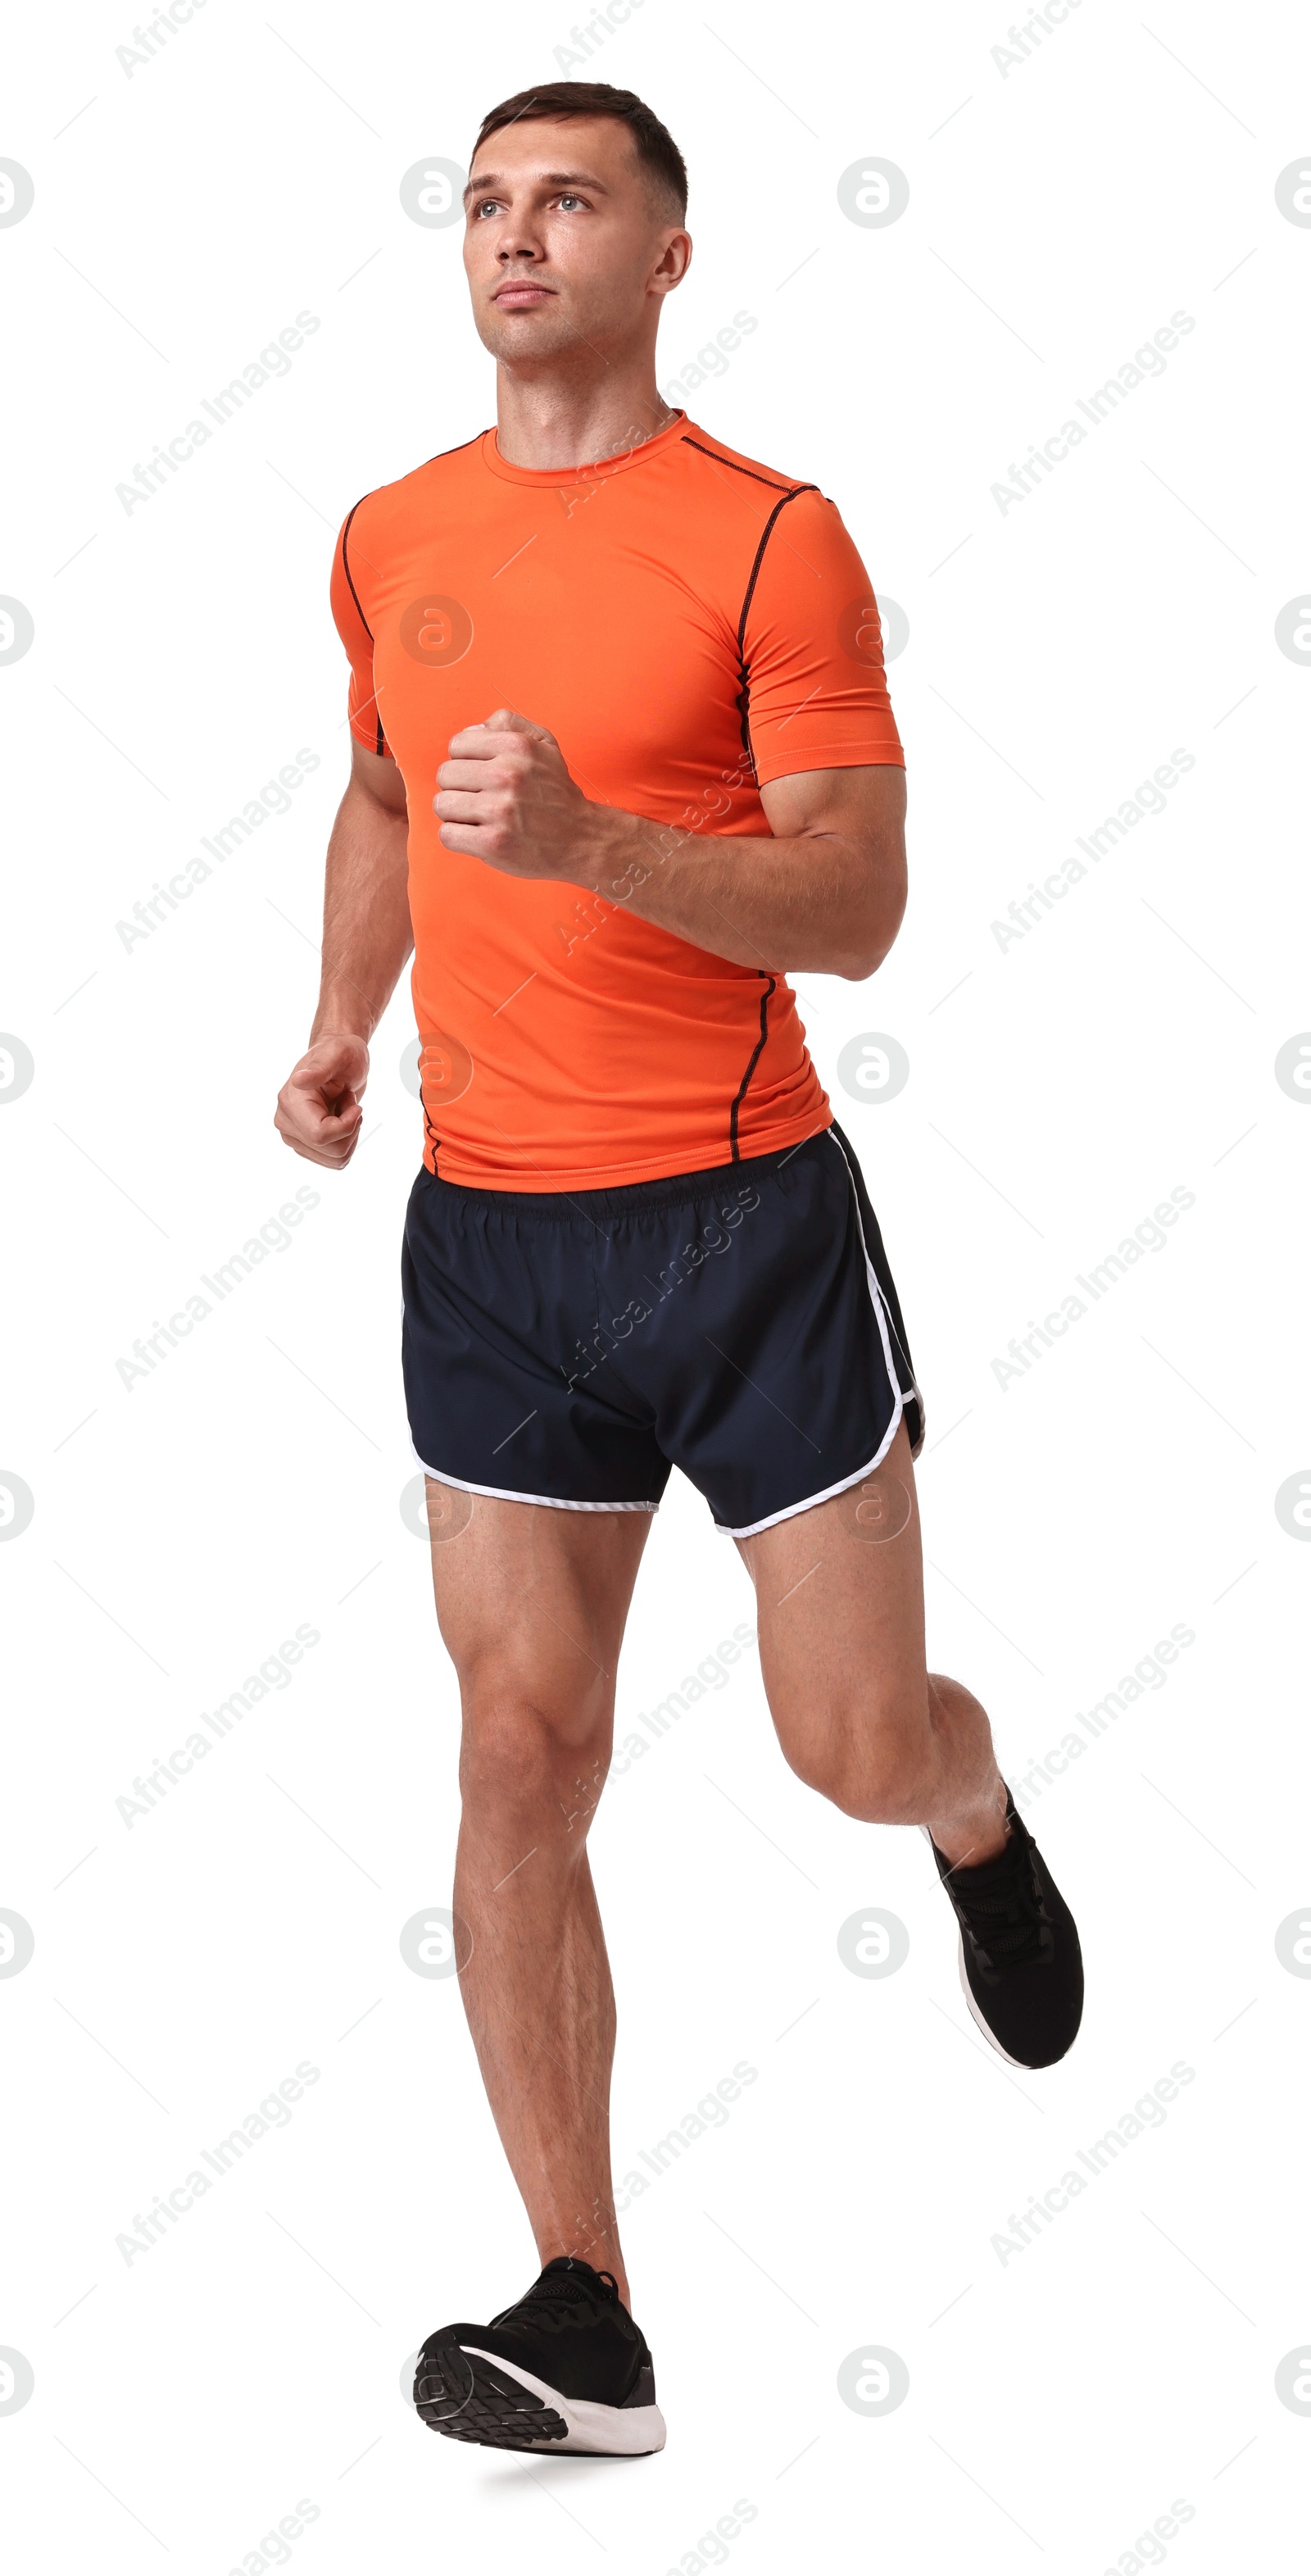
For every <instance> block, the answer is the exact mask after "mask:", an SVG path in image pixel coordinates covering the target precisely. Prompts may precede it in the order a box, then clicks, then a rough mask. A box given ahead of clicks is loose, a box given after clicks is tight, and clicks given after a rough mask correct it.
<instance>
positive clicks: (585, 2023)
mask: <svg viewBox="0 0 1311 2576" xmlns="http://www.w3.org/2000/svg"><path fill="white" fill-rule="evenodd" d="M427 1496H428V1517H429V1526H430V1528H431V1530H432V1537H433V1547H432V1564H433V1589H434V1592H435V1595H436V1601H437V1616H438V1621H439V1624H440V1627H441V1632H442V1636H443V1638H444V1640H445V1643H446V1645H447V1647H448V1649H449V1651H450V1654H451V1657H452V1660H453V1661H454V1664H455V1667H456V1670H457V1672H458V1674H459V1680H460V1697H461V1704H462V1709H463V1717H464V1729H463V1738H462V1744H461V1752H460V1788H461V1794H462V1798H463V1816H462V1821H461V1826H460V1839H459V1845H458V1850H457V1855H456V1868H455V1900H454V1904H455V1913H456V1916H457V1921H458V1924H459V1925H460V1926H461V1927H462V1929H461V1931H460V1934H459V1938H460V1943H461V1948H460V1955H461V1957H462V1958H463V1956H464V1954H465V1951H466V1950H467V1949H468V1948H469V1943H470V1941H471V1942H472V1949H471V1953H470V1955H469V1959H468V1964H467V1966H465V1967H464V1968H463V1970H462V1974H461V1985H462V1989H463V1993H464V2005H465V2011H466V2013H467V2014H468V2018H469V2027H470V2030H471V2032H472V2034H473V2041H474V2046H475V2048H476V2049H477V2052H478V2062H479V2065H480V2067H481V2069H482V2076H483V2082H484V2084H485V2085H486V2088H487V2097H488V2100H489V2102H490V2104H491V2108H492V2114H493V2117H494V2119H495V2121H496V2125H497V2129H498V2130H499V2132H500V2137H501V2143H502V2145H503V2146H504V2148H505V2152H506V2156H507V2158H508V2159H509V2163H510V2167H511V2171H512V2172H513V2174H514V2178H515V2181H516V2182H517V2184H518V2186H519V2190H520V2193H521V2194H522V2197H523V2201H524V2205H525V2208H526V2209H527V2212H528V2217H529V2221H530V2224H531V2226H532V2230H533V2234H534V2236H535V2238H536V2241H537V2249H538V2253H539V2255H540V2257H541V2260H542V2262H543V2263H547V2262H550V2261H551V2259H552V2258H553V2256H555V2255H557V2254H578V2255H581V2256H582V2258H583V2259H584V2261H586V2262H588V2263H591V2264H593V2265H594V2266H595V2268H596V2269H597V2270H598V2271H600V2270H607V2271H610V2272H613V2274H614V2276H615V2278H616V2280H617V2282H618V2284H619V2292H620V2296H621V2298H623V2299H624V2301H625V2302H627V2298H628V2283H627V2277H626V2274H625V2271H624V2263H623V2255H622V2253H621V2251H620V2246H619V2235H618V2226H617V2222H616V2218H615V2209H614V2193H613V2185H612V2180H611V2172H610V2067H611V2060H612V2058H613V2055H614V2039H615V2006H614V1991H613V1988H612V1985H611V1982H610V1968H609V1962H608V1960H607V1958H606V1950H605V1940H604V1936H603V1934H602V1930H601V1919H600V1915H599V1914H598V1912H597V1905H596V1895H595V1891H594V1889H593V1885H592V1874H591V1870H590V1868H589V1866H588V1860H587V1830H588V1826H589V1824H590V1822H591V1818H592V1815H593V1813H594V1811H595V1808H596V1804H597V1801H598V1799H599V1797H600V1794H601V1790H602V1788H603V1786H604V1783H605V1777H606V1772H607V1770H608V1767H609V1762H610V1747H611V1736H612V1730H613V1724H614V1673H615V1666H616V1663H617V1660H618V1655H619V1647H620V1642H621V1640H622V1637H623V1630H624V1621H625V1619H626V1617H627V1615H628V1605H629V1601H630V1599H631V1598H632V1590H633V1584H634V1581H635V1579H636V1575H637V1567H638V1562H639V1559H640V1557H641V1553H642V1549H643V1547H644V1546H645V1543H646V1538H647V1533H648V1530H649V1527H650V1515H649V1514H648V1513H646V1512H568V1511H558V1510H551V1509H549V1508H547V1507H545V1506H542V1505H539V1504H532V1503H504V1502H494V1501H491V1500H488V1499H484V1498H483V1497H482V1496H479V1495H472V1496H471V1495H468V1494H462V1493H459V1492H457V1491H456V1490H455V1489H454V1488H452V1487H450V1486H445V1485H441V1484H438V1483H437V1482H436V1480H435V1479H432V1478H430V1479H429V1480H428V1485H427Z"/></svg>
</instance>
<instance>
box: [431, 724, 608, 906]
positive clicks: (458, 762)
mask: <svg viewBox="0 0 1311 2576" xmlns="http://www.w3.org/2000/svg"><path fill="white" fill-rule="evenodd" d="M437 786H438V790H439V793H438V794H437V795H436V796H434V798H433V800H432V808H433V812H434V814H436V815H437V816H439V818H440V821H441V827H442V829H441V839H442V846H443V848H445V849H448V850H464V851H466V852H467V853H468V855H469V857H470V858H475V859H484V860H485V861H486V863H487V865H488V867H490V868H499V869H501V871H502V873H503V874H504V875H506V876H511V877H551V878H554V879H557V880H559V881H561V882H563V883H565V884H573V885H587V884H589V883H590V878H589V876H588V874H587V870H588V868H589V866H590V864H591V861H592V859H593V857H594V855H595V850H594V844H595V842H596V840H597V831H598V826H602V827H603V819H604V820H608V819H609V810H608V808H607V807H605V806H603V805H593V804H592V803H590V802H589V800H588V798H587V797H586V796H584V794H583V792H582V789H581V788H580V787H575V785H574V782H573V780H572V778H571V777H570V775H569V772H568V770H567V768H566V767H565V761H564V754H563V752H562V751H561V749H560V746H559V743H558V742H557V741H556V739H555V736H554V734H552V733H548V732H547V730H546V727H545V725H535V724H530V723H529V720H528V718H527V716H519V715H515V714H514V712H513V711H512V709H511V708H509V707H498V708H497V709H496V712H495V714H494V715H490V716H489V717H488V719H487V722H486V724H480V725H467V726H466V727H465V729H464V731H463V732H462V733H457V734H452V736H451V757H450V759H449V760H444V761H443V762H442V765H441V768H440V769H439V770H438V772H437Z"/></svg>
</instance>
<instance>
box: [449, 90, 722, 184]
mask: <svg viewBox="0 0 1311 2576" xmlns="http://www.w3.org/2000/svg"><path fill="white" fill-rule="evenodd" d="M569 116H612V117H614V118H615V120H616V121H617V123H619V124H621V125H626V126H627V128H628V131H629V133H630V134H631V135H632V138H633V148H634V150H635V152H636V154H637V157H638V160H639V161H641V162H642V163H644V165H645V167H646V168H647V170H648V171H649V172H650V174H651V176H652V178H653V179H654V180H656V181H657V183H658V185H659V187H660V189H661V191H662V192H663V193H664V194H665V195H667V196H669V197H671V198H672V199H673V202H674V204H675V205H676V206H677V208H678V211H679V214H680V215H685V214H686V213H687V164H686V162H685V161H684V159H683V155H682V153H681V152H680V151H679V148H678V145H677V144H676V143H675V141H674V138H673V136H672V134H671V133H670V132H669V130H668V127H667V126H664V125H662V124H661V122H660V119H659V117H658V116H657V115H656V114H655V112H654V110H653V109H652V108H649V107H648V106H647V104H646V102H645V100H644V99H640V98H639V97H638V96H637V94H636V92H635V91H634V90H631V89H612V88H611V87H610V84H609V82H608V81H543V82H542V84H541V86H540V87H539V88H537V89H521V90H517V91H516V92H515V95H514V97H513V98H503V99H502V101H501V104H500V106H499V107H493V108H489V109H488V112H487V114H486V116H485V117H484V118H483V121H482V124H481V125H480V126H479V128H478V138H477V141H476V142H475V144H474V147H473V149H474V157H475V159H476V158H477V155H478V153H479V152H480V151H481V149H482V146H483V145H484V143H485V142H486V141H487V137H488V135H489V134H497V133H499V132H500V130H501V127H502V126H504V125H521V124H523V123H524V122H525V121H526V120H529V119H540V118H543V117H557V118H564V117H569Z"/></svg>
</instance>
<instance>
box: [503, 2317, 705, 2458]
mask: <svg viewBox="0 0 1311 2576" xmlns="http://www.w3.org/2000/svg"><path fill="white" fill-rule="evenodd" d="M460 2350H461V2351H462V2352H470V2353H476V2354H477V2355H478V2359H479V2360H480V2361H486V2362H490V2364H491V2366H492V2368H493V2370H500V2371H504V2373H505V2375H506V2377H507V2378H509V2379H517V2380H518V2382H519V2385H520V2387H521V2388H526V2389H527V2390H528V2391H529V2394H530V2395H531V2396H533V2397H540V2399H541V2401H542V2403H543V2405H544V2406H550V2407H551V2408H553V2409H554V2412H555V2413H556V2414H557V2415H560V2416H562V2417H563V2418H564V2421H565V2423H566V2424H567V2425H568V2427H569V2430H568V2433H567V2434H566V2436H565V2439H564V2440H563V2442H560V2441H555V2442H549V2441H548V2442H534V2443H533V2444H531V2446H529V2447H531V2448H532V2449H533V2450H537V2451H541V2452H543V2453H545V2452H550V2451H556V2452H560V2451H591V2452H593V2453H596V2452H602V2453H604V2454H605V2456H606V2457H607V2458H610V2459H636V2458H639V2457H641V2456H643V2455H644V2454H645V2453H647V2452H649V2451H663V2449H664V2447H665V2419H664V2417H663V2415H662V2414H661V2412H660V2409H659V2407H658V2406H600V2405H598V2404H597V2403H596V2402H595V2400H594V2399H592V2398H590V2397H564V2396H562V2395H561V2392H560V2390H559V2389H558V2388H552V2387H551V2385H550V2382H549V2381H548V2380H545V2379H535V2378H534V2377H533V2374H532V2372H531V2370H521V2369H520V2367H519V2365H518V2363H517V2362H513V2361H503V2360H502V2359H501V2356H500V2354H499V2353H495V2352H482V2351H480V2350H479V2347H478V2345H477V2344H474V2343H467V2344H462V2345H461V2346H460Z"/></svg>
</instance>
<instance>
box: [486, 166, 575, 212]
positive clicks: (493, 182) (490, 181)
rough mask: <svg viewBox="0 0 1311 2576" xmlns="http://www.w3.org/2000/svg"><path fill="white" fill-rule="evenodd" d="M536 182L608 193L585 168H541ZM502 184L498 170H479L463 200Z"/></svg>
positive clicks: (489, 193)
mask: <svg viewBox="0 0 1311 2576" xmlns="http://www.w3.org/2000/svg"><path fill="white" fill-rule="evenodd" d="M537 184H538V186H539V187H543V188H592V189H594V190H595V191H596V193H597V194H598V195H599V196H602V197H606V196H608V195H609V193H610V191H609V189H608V188H607V187H606V184H605V181H604V180H603V179H593V178H592V177H591V176H590V175H589V173H588V172H587V171H586V170H543V171H542V172H540V173H539V176H538V182H537ZM504 185H505V181H504V179H503V178H502V177H501V174H500V172H499V171H498V170H492V171H483V172H480V173H479V176H478V177H477V178H476V179H471V180H470V181H469V184H468V187H467V188H466V189H465V192H464V200H463V202H464V203H465V205H466V206H467V205H468V203H469V200H470V198H472V197H489V196H491V195H492V194H493V193H494V192H495V190H496V189H497V188H502V187H504Z"/></svg>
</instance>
